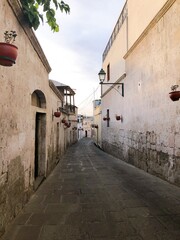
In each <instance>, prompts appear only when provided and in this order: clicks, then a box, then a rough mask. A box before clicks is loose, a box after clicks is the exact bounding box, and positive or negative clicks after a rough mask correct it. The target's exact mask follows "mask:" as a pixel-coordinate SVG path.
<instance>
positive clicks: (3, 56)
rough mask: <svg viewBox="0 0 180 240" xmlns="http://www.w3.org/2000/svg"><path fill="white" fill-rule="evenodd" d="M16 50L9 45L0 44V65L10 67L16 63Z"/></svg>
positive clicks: (13, 46)
mask: <svg viewBox="0 0 180 240" xmlns="http://www.w3.org/2000/svg"><path fill="white" fill-rule="evenodd" d="M17 54H18V48H17V47H16V46H15V45H13V44H10V43H4V42H0V65H2V66H6V67H10V66H12V65H13V64H15V62H16V58H17Z"/></svg>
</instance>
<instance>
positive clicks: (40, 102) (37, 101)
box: [31, 90, 46, 108]
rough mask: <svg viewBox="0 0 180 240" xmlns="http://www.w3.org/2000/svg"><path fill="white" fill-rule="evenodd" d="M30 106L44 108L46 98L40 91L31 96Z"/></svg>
mask: <svg viewBox="0 0 180 240" xmlns="http://www.w3.org/2000/svg"><path fill="white" fill-rule="evenodd" d="M31 105H32V106H36V107H39V108H46V98H45V95H44V93H43V92H42V91H41V90H35V91H34V92H33V93H32V95H31Z"/></svg>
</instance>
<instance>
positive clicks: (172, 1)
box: [124, 0, 176, 59]
mask: <svg viewBox="0 0 180 240" xmlns="http://www.w3.org/2000/svg"><path fill="white" fill-rule="evenodd" d="M175 1H176V0H168V1H167V2H166V3H165V5H164V6H163V7H162V8H161V10H160V11H159V12H158V13H157V14H156V16H155V17H154V18H153V20H152V21H151V22H150V23H149V25H148V26H147V28H146V29H145V30H144V31H143V32H142V34H141V35H140V36H139V38H138V39H137V40H136V41H135V43H134V44H133V45H132V46H131V48H130V49H129V50H128V51H127V53H126V54H125V55H124V59H126V58H128V56H129V55H130V54H131V53H132V52H133V51H134V49H135V48H136V47H137V46H138V45H139V44H140V42H142V40H143V39H144V38H145V37H146V36H147V34H148V33H149V31H150V30H151V29H152V28H153V27H154V26H155V25H156V24H157V22H158V21H159V20H160V19H161V18H162V17H163V16H164V14H165V13H166V12H167V11H168V9H169V8H170V7H171V6H172V5H173V4H174V2H175Z"/></svg>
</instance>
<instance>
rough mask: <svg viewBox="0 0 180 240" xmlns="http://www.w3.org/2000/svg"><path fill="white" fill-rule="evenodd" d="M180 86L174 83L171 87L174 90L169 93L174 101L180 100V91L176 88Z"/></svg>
mask: <svg viewBox="0 0 180 240" xmlns="http://www.w3.org/2000/svg"><path fill="white" fill-rule="evenodd" d="M178 87H179V85H173V86H172V87H171V90H172V92H170V93H169V97H170V98H171V100H172V101H178V100H179V98H180V91H177V90H176V89H177V88H178Z"/></svg>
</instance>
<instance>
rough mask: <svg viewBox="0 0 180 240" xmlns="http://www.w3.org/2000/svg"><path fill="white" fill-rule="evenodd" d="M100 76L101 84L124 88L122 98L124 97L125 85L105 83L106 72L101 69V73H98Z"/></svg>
mask: <svg viewBox="0 0 180 240" xmlns="http://www.w3.org/2000/svg"><path fill="white" fill-rule="evenodd" d="M98 75H99V81H100V84H111V85H121V86H122V96H123V97H124V83H117V82H115V83H110V82H104V80H105V78H106V73H105V71H104V70H103V69H102V68H101V70H100V72H99V73H98Z"/></svg>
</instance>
